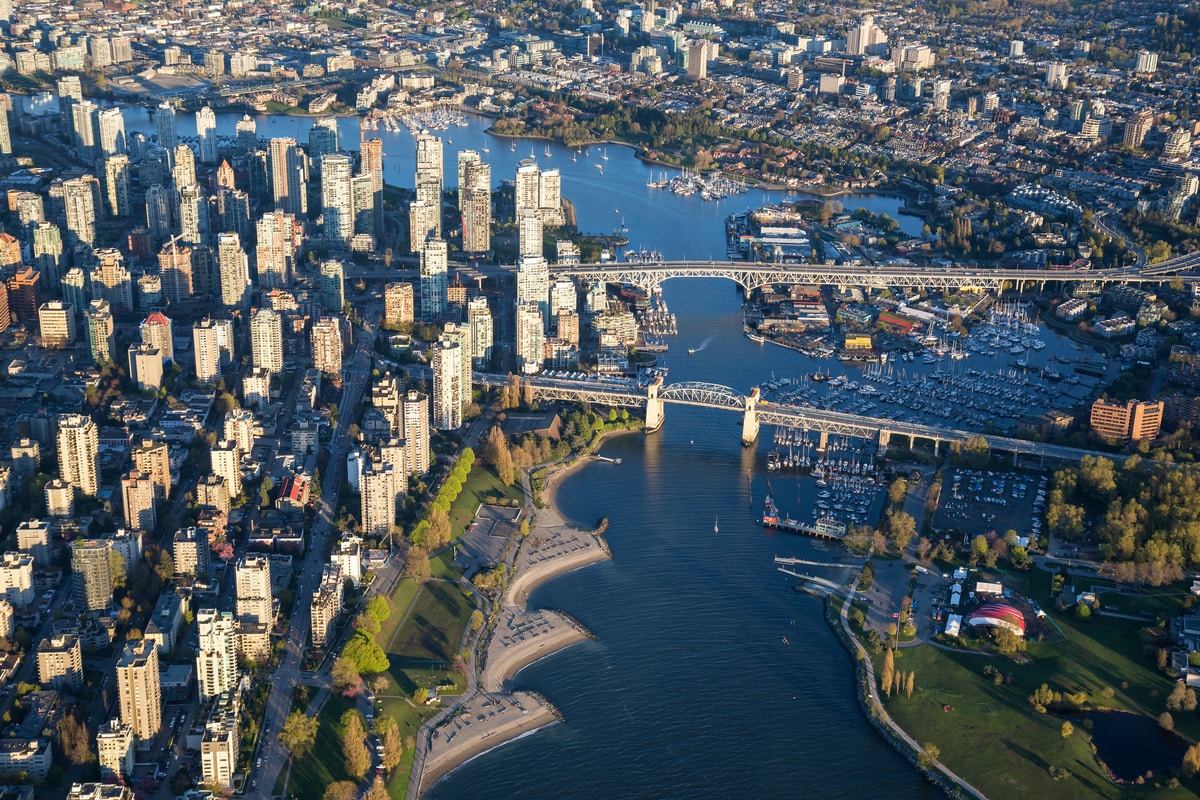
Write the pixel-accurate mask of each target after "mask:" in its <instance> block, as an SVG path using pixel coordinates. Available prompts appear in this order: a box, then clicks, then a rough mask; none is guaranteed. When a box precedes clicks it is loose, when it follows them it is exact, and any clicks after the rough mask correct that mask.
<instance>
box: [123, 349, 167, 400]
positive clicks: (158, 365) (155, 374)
mask: <svg viewBox="0 0 1200 800" xmlns="http://www.w3.org/2000/svg"><path fill="white" fill-rule="evenodd" d="M127 353H128V357H129V379H130V380H132V381H133V382H134V383H135V384H137V388H138V391H140V392H157V391H158V390H159V389H160V388H161V387H162V377H163V358H162V353H161V352H160V351H159V349H158V348H157V347H155V346H154V345H152V344H145V343H144V342H135V343H133V344H131V345H129V350H128V351H127Z"/></svg>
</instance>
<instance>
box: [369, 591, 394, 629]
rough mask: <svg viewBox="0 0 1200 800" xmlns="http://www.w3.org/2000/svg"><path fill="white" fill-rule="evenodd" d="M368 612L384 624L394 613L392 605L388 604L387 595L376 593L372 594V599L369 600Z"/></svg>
mask: <svg viewBox="0 0 1200 800" xmlns="http://www.w3.org/2000/svg"><path fill="white" fill-rule="evenodd" d="M367 613H368V614H370V615H371V616H372V617H374V618H375V619H377V620H378V621H379V623H380V624H381V625H382V624H383V623H384V622H386V621H387V618H388V617H390V616H391V615H392V607H391V606H390V605H389V604H388V601H387V598H386V597H384V596H383V595H381V594H376V595H372V596H371V599H370V600H368V601H367Z"/></svg>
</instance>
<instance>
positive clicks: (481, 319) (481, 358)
mask: <svg viewBox="0 0 1200 800" xmlns="http://www.w3.org/2000/svg"><path fill="white" fill-rule="evenodd" d="M467 327H468V329H469V330H470V338H471V361H472V363H473V365H474V366H475V368H476V369H479V370H483V371H485V372H486V371H487V370H488V368H489V366H490V365H491V363H492V348H493V346H494V344H495V333H494V322H493V319H492V312H491V309H489V308H488V302H487V298H486V297H484V296H483V295H480V296H478V297H472V298H471V299H470V300H469V301H468V302H467Z"/></svg>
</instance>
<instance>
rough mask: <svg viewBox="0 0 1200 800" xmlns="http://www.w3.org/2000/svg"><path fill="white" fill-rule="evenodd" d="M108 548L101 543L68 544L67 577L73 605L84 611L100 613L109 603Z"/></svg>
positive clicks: (77, 542) (82, 540)
mask: <svg viewBox="0 0 1200 800" xmlns="http://www.w3.org/2000/svg"><path fill="white" fill-rule="evenodd" d="M109 552H110V548H109V545H108V542H106V541H104V540H103V539H76V540H75V541H73V542H71V573H72V579H73V580H74V584H75V602H77V603H78V604H79V605H80V606H82V607H83V609H84V610H85V611H103V610H104V609H106V608H108V607H109V605H110V604H111V603H112V592H113V580H112V561H111V559H110V558H109Z"/></svg>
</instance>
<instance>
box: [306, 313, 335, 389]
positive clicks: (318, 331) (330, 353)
mask: <svg viewBox="0 0 1200 800" xmlns="http://www.w3.org/2000/svg"><path fill="white" fill-rule="evenodd" d="M312 348H313V368H314V369H319V370H320V371H321V372H322V374H324V375H329V376H331V377H333V378H334V379H335V380H341V377H342V331H341V325H340V323H339V321H338V318H337V317H321V318H320V319H319V320H317V321H316V322H314V323H313V327H312Z"/></svg>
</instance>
